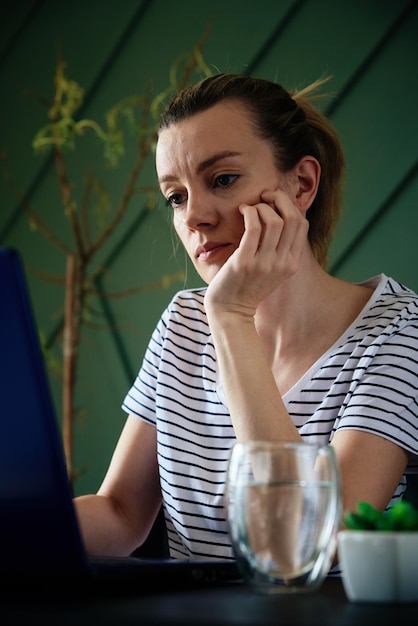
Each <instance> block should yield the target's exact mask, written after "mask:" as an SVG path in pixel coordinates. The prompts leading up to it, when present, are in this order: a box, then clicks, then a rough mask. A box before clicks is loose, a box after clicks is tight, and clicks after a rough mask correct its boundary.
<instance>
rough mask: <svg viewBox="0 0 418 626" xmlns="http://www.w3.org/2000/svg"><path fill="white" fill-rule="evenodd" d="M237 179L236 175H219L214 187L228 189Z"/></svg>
mask: <svg viewBox="0 0 418 626" xmlns="http://www.w3.org/2000/svg"><path fill="white" fill-rule="evenodd" d="M238 178H239V177H238V174H221V175H220V176H217V177H216V179H215V184H214V187H230V186H231V185H233V184H234V183H235V181H236V180H237V179H238Z"/></svg>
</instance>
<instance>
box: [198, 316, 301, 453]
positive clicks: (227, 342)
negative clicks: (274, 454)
mask: <svg viewBox="0 0 418 626" xmlns="http://www.w3.org/2000/svg"><path fill="white" fill-rule="evenodd" d="M208 319H209V324H210V328H211V332H212V337H213V340H214V344H215V350H216V354H217V361H218V366H219V371H220V375H221V380H222V383H223V386H224V390H225V395H226V399H227V402H228V408H229V411H230V414H231V419H232V423H233V425H234V429H235V433H236V436H237V439H238V440H239V441H247V440H255V439H264V440H287V441H300V440H301V437H300V435H299V433H298V431H297V429H296V428H295V426H294V425H293V422H292V421H291V418H290V416H289V414H288V412H287V410H286V408H285V406H284V404H283V401H282V398H281V395H280V393H279V390H278V387H277V384H276V381H275V379H274V376H273V373H272V370H271V367H270V365H269V363H268V362H267V359H266V356H265V354H264V352H263V349H262V345H261V342H260V338H259V336H258V334H257V331H256V328H255V325H254V320H253V318H252V317H250V316H248V317H246V316H242V317H241V316H237V315H232V314H225V313H221V314H220V313H219V312H213V314H210V313H209V314H208Z"/></svg>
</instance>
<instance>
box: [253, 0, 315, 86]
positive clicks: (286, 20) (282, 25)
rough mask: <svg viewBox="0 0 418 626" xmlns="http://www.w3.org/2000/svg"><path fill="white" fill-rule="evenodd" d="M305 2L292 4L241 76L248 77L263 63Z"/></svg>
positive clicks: (299, 1)
mask: <svg viewBox="0 0 418 626" xmlns="http://www.w3.org/2000/svg"><path fill="white" fill-rule="evenodd" d="M305 2H306V0H297V1H296V2H294V3H293V4H292V6H291V7H290V9H289V10H288V12H287V13H286V14H285V16H284V17H283V18H282V19H281V20H280V22H279V23H278V25H277V26H276V28H275V29H274V31H273V32H272V34H271V35H270V37H269V38H268V39H267V40H266V42H265V43H264V44H263V45H262V47H261V48H260V50H259V51H258V52H257V54H256V55H255V57H254V58H253V60H252V61H251V63H249V64H248V65H247V66H246V67H245V69H244V70H243V71H242V74H244V75H245V76H250V75H251V73H252V72H253V71H254V70H255V69H256V67H257V66H258V65H259V64H260V63H261V62H262V61H263V59H264V57H266V56H267V55H268V54H269V52H270V49H271V48H272V47H273V46H274V45H275V44H276V43H277V40H278V39H279V38H280V36H281V34H282V33H283V32H284V31H285V29H286V28H287V27H288V25H289V24H290V22H291V21H292V20H293V19H294V17H295V16H296V14H297V13H298V11H299V10H300V9H301V7H302V5H303V4H305Z"/></svg>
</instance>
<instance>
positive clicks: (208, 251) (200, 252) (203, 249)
mask: <svg viewBox="0 0 418 626" xmlns="http://www.w3.org/2000/svg"><path fill="white" fill-rule="evenodd" d="M228 245H229V244H227V243H220V242H215V241H214V242H208V243H205V244H204V245H203V246H199V247H198V248H197V250H196V253H195V254H196V258H198V259H202V260H206V259H208V258H210V257H211V256H213V255H214V254H215V253H216V252H217V251H218V250H221V249H224V248H226V247H227V246H228Z"/></svg>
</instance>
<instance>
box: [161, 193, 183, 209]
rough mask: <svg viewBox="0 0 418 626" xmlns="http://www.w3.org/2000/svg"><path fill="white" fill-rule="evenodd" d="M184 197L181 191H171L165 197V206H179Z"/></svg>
mask: <svg viewBox="0 0 418 626" xmlns="http://www.w3.org/2000/svg"><path fill="white" fill-rule="evenodd" d="M185 199H186V194H182V193H172V194H171V195H170V196H168V198H166V204H167V206H171V207H172V208H173V209H174V208H175V207H178V206H180V205H181V204H182V203H183V202H184V201H185Z"/></svg>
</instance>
